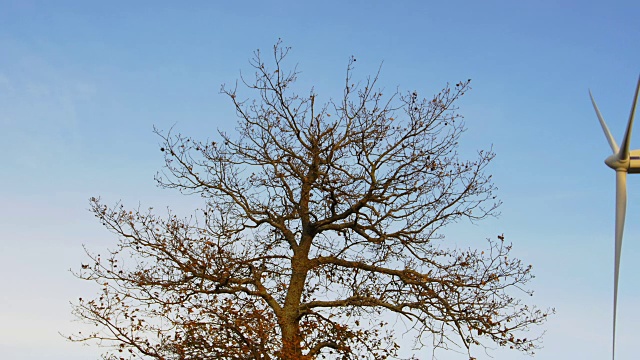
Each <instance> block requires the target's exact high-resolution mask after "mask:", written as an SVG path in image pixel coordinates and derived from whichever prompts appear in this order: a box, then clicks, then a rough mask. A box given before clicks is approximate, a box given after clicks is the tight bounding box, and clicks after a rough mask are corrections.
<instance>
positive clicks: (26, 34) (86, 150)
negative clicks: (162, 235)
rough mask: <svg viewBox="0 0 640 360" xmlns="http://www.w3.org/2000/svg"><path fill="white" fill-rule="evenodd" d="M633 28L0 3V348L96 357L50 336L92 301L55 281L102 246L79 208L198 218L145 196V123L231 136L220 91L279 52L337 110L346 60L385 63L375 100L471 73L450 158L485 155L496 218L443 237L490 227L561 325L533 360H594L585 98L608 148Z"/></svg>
mask: <svg viewBox="0 0 640 360" xmlns="http://www.w3.org/2000/svg"><path fill="white" fill-rule="evenodd" d="M638 14H640V3H638V2H636V1H609V2H606V3H605V2H604V1H577V0H576V1H561V0H556V1H545V0H541V1H535V2H534V1H528V2H525V1H482V2H480V1H449V2H445V1H437V2H433V1H396V2H391V1H372V0H370V1H344V3H343V2H340V1H323V2H320V1H318V2H314V3H313V4H310V3H308V2H304V1H268V2H267V1H244V2H237V3H236V2H230V1H227V2H224V3H222V2H214V1H206V2H205V1H200V2H198V1H192V2H189V3H188V4H184V3H180V4H179V3H178V2H169V1H136V2H125V1H110V2H102V3H97V2H86V1H55V2H53V1H29V0H16V1H8V0H0V154H1V157H0V289H1V290H0V353H2V354H3V355H4V356H5V357H6V358H10V359H20V360H22V359H88V358H97V356H95V354H97V353H98V349H96V348H95V347H83V346H80V345H77V344H70V343H68V342H65V340H64V339H63V338H62V337H61V336H60V335H58V331H62V332H70V331H72V330H73V329H76V328H78V326H81V325H80V324H78V323H73V322H71V320H72V317H71V315H70V306H69V301H71V300H73V299H76V298H77V297H79V296H87V295H89V294H92V293H93V292H94V289H93V288H92V287H91V286H89V285H88V284H84V283H82V282H80V281H79V280H76V279H75V278H73V276H72V275H71V274H70V273H69V272H68V269H69V268H76V267H77V266H78V265H79V264H80V262H81V261H82V260H83V252H82V244H86V245H87V246H88V247H89V248H91V249H95V250H98V251H99V250H100V249H104V248H106V247H108V246H109V245H110V244H113V243H114V240H115V239H114V238H113V237H112V236H111V235H110V234H109V233H108V232H107V231H106V230H104V229H103V228H102V227H101V226H100V224H99V223H98V222H97V221H95V220H94V218H93V216H92V215H91V214H90V213H89V212H88V211H87V208H88V206H89V205H88V198H89V197H91V196H102V198H103V199H104V200H105V202H107V203H115V202H116V201H118V200H122V201H123V202H124V203H125V204H128V205H130V206H137V204H138V203H140V204H142V205H143V206H155V207H156V208H162V207H164V206H166V205H169V206H171V207H172V208H174V209H177V210H178V211H183V212H188V211H189V209H191V208H194V207H197V206H199V205H200V203H199V200H198V199H197V198H194V197H191V198H189V197H182V196H180V195H178V194H176V193H174V192H172V191H169V190H161V189H157V188H156V187H155V183H154V181H153V176H154V174H155V172H156V171H158V170H160V168H161V165H162V157H161V153H160V152H159V150H158V142H159V141H158V140H159V139H158V138H157V137H156V136H155V135H154V134H153V133H152V127H153V126H154V125H155V126H157V127H158V128H160V129H168V128H169V127H171V126H172V125H174V124H175V130H176V131H179V132H181V133H184V134H187V135H194V136H202V137H203V138H205V137H214V136H215V135H216V129H225V130H229V131H231V130H233V127H234V122H235V117H234V112H233V108H232V107H231V106H230V104H229V103H228V101H227V99H226V98H225V97H224V96H222V95H219V94H218V91H219V87H220V85H221V84H222V83H227V84H229V83H233V82H234V81H235V79H236V78H238V75H239V72H240V71H241V70H244V71H246V72H248V71H250V70H249V65H248V62H247V60H248V58H249V57H250V56H251V53H252V51H253V50H255V49H257V48H261V49H264V50H268V49H269V48H270V47H271V46H272V45H273V44H274V43H275V42H276V41H277V39H278V38H282V39H283V41H284V43H285V44H286V45H288V46H291V47H293V50H292V53H291V56H290V60H291V63H298V64H299V69H300V70H301V71H302V74H301V76H300V82H299V84H300V86H301V87H305V88H306V87H311V86H315V88H316V91H317V92H318V93H319V94H320V96H321V97H325V99H328V98H329V97H332V96H333V97H338V96H340V92H339V87H340V85H341V83H342V81H343V76H344V71H345V68H346V64H347V60H348V58H349V56H351V55H353V56H355V57H356V58H357V59H358V62H357V68H356V73H355V76H356V77H360V78H364V77H366V76H367V75H369V74H371V73H373V72H375V71H376V70H377V68H378V67H379V66H380V64H381V63H382V62H383V66H382V74H381V80H380V85H381V86H383V87H385V88H386V89H389V91H392V90H395V88H396V86H399V87H400V88H401V89H404V90H414V89H416V90H418V91H420V92H421V93H422V94H425V95H430V94H433V93H436V92H437V91H439V90H440V89H441V88H442V87H443V86H444V85H445V84H446V83H447V82H450V83H456V82H458V81H460V80H465V79H468V78H470V79H472V87H473V90H472V91H471V92H469V93H468V94H467V95H465V97H464V98H463V99H462V100H461V101H460V102H459V106H460V113H462V114H463V115H464V116H465V119H466V122H467V127H468V131H467V132H466V133H465V136H464V137H463V140H462V147H461V152H462V153H463V154H464V153H465V152H467V153H469V154H470V155H469V156H472V155H471V154H474V153H475V150H476V149H481V148H488V147H490V146H493V149H494V150H495V152H496V153H497V157H496V159H495V161H494V162H493V164H492V166H491V167H490V172H491V173H493V174H494V179H495V183H496V184H497V186H498V187H499V188H500V191H499V196H500V198H501V199H502V200H503V201H504V205H503V206H502V208H501V212H502V216H501V217H500V218H498V219H491V220H489V221H485V222H481V223H479V224H477V225H469V224H459V225H458V226H453V227H451V228H449V229H448V235H449V241H451V244H456V242H457V241H460V242H461V243H462V242H464V243H468V242H473V241H477V243H478V245H479V246H482V245H484V242H483V239H484V238H487V237H495V236H496V235H497V234H501V233H504V234H505V235H506V237H507V240H509V241H512V242H513V243H514V252H515V254H517V255H518V256H519V257H520V258H522V259H523V260H524V261H525V262H527V263H531V264H533V265H534V271H535V273H536V274H537V278H536V279H535V280H534V282H533V284H532V288H533V289H534V290H536V295H535V296H534V297H533V298H531V299H528V300H530V301H531V302H533V303H536V304H538V305H540V306H542V307H547V306H551V307H555V308H556V309H557V311H558V313H557V315H556V316H554V317H553V318H552V319H551V320H550V321H549V322H548V323H547V325H546V329H547V334H546V337H545V341H544V345H545V348H544V349H542V350H541V351H539V352H538V354H537V356H536V358H537V359H566V358H576V359H578V358H579V359H584V360H590V359H603V358H607V357H609V356H610V355H609V354H610V342H611V340H610V338H611V312H612V306H611V303H612V287H613V285H612V282H613V281H612V278H613V209H614V172H613V171H611V170H609V169H608V168H606V167H605V165H604V164H603V160H604V158H605V157H606V156H608V155H609V151H610V150H609V147H608V145H607V143H606V140H605V138H604V136H603V134H602V131H601V130H600V127H599V125H598V122H597V118H596V117H595V114H594V112H593V109H592V108H591V104H590V102H589V98H588V93H587V89H589V88H591V90H592V91H593V93H594V96H595V97H596V100H597V101H598V104H599V106H600V109H601V111H602V112H603V115H604V117H605V119H606V120H607V122H608V124H609V127H610V128H611V131H612V132H613V134H614V136H615V137H616V138H617V139H618V141H620V138H621V137H622V133H623V131H624V126H625V125H626V120H627V118H628V114H629V108H630V105H631V100H632V95H633V90H634V86H635V83H636V80H637V76H638V73H639V72H640V67H639V66H638V65H640V47H639V46H638V40H640V22H639V21H638ZM636 138H637V136H636ZM639 141H640V140H637V139H636V140H635V141H634V140H632V148H638V147H640V146H634V145H633V144H638V143H639ZM628 189H629V207H628V212H627V227H626V231H625V235H626V236H625V243H624V246H623V255H622V256H623V258H622V269H621V280H620V295H619V308H618V311H619V313H618V314H619V315H618V317H619V320H618V357H617V358H618V359H620V360H622V359H635V358H636V357H637V350H636V348H635V346H634V345H635V344H636V342H637V340H636V339H635V333H636V328H635V325H636V324H637V323H638V322H640V315H639V314H638V312H637V306H638V305H640V290H639V289H640V286H639V285H640V283H639V281H640V280H639V278H638V277H637V276H636V274H638V273H640V265H638V261H637V259H639V258H640V226H639V224H638V221H636V219H638V218H640V177H638V176H635V177H634V176H630V177H629V184H628ZM489 354H490V355H491V356H493V358H494V359H498V360H500V359H520V358H523V359H524V358H527V357H524V356H521V355H519V354H517V353H511V352H504V351H502V350H495V351H489ZM478 355H479V358H483V356H484V357H486V358H488V356H485V355H484V354H482V353H480V354H478ZM424 356H425V358H428V357H429V356H430V352H429V351H427V352H426V353H425V354H424ZM437 356H438V359H441V360H449V359H451V360H455V359H465V356H464V355H460V354H455V353H450V352H439V353H437Z"/></svg>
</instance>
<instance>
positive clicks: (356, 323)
mask: <svg viewBox="0 0 640 360" xmlns="http://www.w3.org/2000/svg"><path fill="white" fill-rule="evenodd" d="M288 50H289V49H288V48H285V47H283V46H281V44H280V43H278V44H276V46H274V49H273V53H272V55H273V59H272V60H271V61H269V63H271V66H268V65H267V62H265V61H264V59H263V58H262V57H261V56H262V55H261V53H260V52H256V53H255V56H254V58H253V59H252V61H251V65H252V66H253V68H254V69H255V79H252V80H251V81H248V80H247V79H246V78H243V79H242V82H241V84H244V85H245V86H246V88H248V90H249V91H250V92H251V93H252V94H255V98H253V99H245V98H243V97H242V95H240V93H239V92H237V87H233V88H228V87H224V86H223V87H222V93H223V94H225V95H226V96H228V97H229V99H230V101H231V102H232V103H233V105H234V106H235V109H236V112H237V115H238V118H239V121H238V126H237V134H236V135H233V136H232V135H229V134H226V133H220V138H219V139H218V140H217V141H211V140H207V141H199V140H196V139H192V138H189V137H184V136H181V135H172V134H171V133H169V134H165V133H163V132H161V131H157V133H158V134H159V136H160V137H161V138H162V142H163V144H162V148H161V150H162V151H163V152H164V156H165V160H166V167H165V169H164V170H163V171H162V172H161V173H159V175H158V177H157V180H158V182H159V184H160V185H161V186H163V187H167V188H177V189H179V190H180V191H182V192H184V193H189V194H199V195H201V196H202V197H203V198H204V199H205V203H206V206H204V209H203V210H199V211H198V212H197V214H196V215H193V216H191V217H188V218H179V217H177V216H176V215H173V214H172V213H169V214H168V216H166V215H165V216H157V215H154V214H153V213H152V212H151V210H149V211H141V210H133V211H129V210H127V209H125V208H124V207H123V206H122V205H119V204H118V205H116V206H114V207H107V206H104V205H102V204H101V203H100V202H99V200H98V199H92V210H93V212H94V213H95V216H96V217H98V218H99V219H100V221H101V222H102V223H103V224H104V225H105V226H106V227H107V228H108V229H110V230H111V231H113V232H114V233H115V234H117V235H118V238H119V242H118V245H117V248H116V249H114V250H113V251H112V252H111V253H110V254H108V255H107V256H106V257H104V258H101V257H100V256H99V255H95V254H91V253H89V257H90V258H91V261H90V263H89V264H86V265H84V264H83V265H82V268H81V269H80V270H79V271H78V272H76V275H77V276H78V277H80V278H82V279H86V280H92V281H95V282H97V283H98V284H100V286H101V287H102V288H103V292H102V293H101V294H100V295H99V297H98V298H96V299H92V300H85V299H80V300H79V302H77V303H76V304H75V305H74V313H75V314H76V315H77V316H78V317H79V318H81V319H83V320H85V321H88V322H89V323H93V324H95V325H96V326H98V327H97V328H96V329H97V331H96V332H95V333H91V334H77V335H75V336H72V337H71V338H72V339H73V340H76V341H86V340H92V339H93V340H98V341H100V342H101V343H104V344H105V345H109V346H112V351H110V352H108V353H107V355H105V356H106V357H111V358H125V357H131V358H155V359H324V358H336V359H338V358H339V359H363V358H367V359H387V358H395V357H396V356H397V354H398V348H399V346H398V345H397V344H396V343H395V339H396V337H395V336H396V335H397V334H394V332H393V331H392V330H393V329H391V327H389V326H386V325H387V323H386V321H389V320H390V319H391V320H393V319H394V318H395V317H399V318H401V319H402V321H404V322H405V323H406V324H409V325H410V327H411V328H412V330H411V332H410V333H411V334H413V335H415V339H416V343H415V345H417V346H418V347H420V346H422V345H423V344H425V343H424V341H425V340H428V341H429V346H431V347H440V348H452V347H461V348H462V349H466V350H465V351H467V352H468V353H469V356H471V354H472V351H473V349H474V348H477V346H478V345H479V346H480V348H482V347H483V346H491V344H497V345H500V346H509V347H511V348H514V349H517V350H520V351H523V352H526V353H532V352H533V350H534V349H536V348H537V346H538V337H537V336H535V335H534V336H533V337H532V338H524V337H523V336H522V335H523V334H524V333H525V332H526V331H527V330H528V329H529V328H530V327H531V325H532V324H539V323H541V322H544V320H545V318H546V316H547V313H546V312H544V311H540V310H537V309H536V308H533V307H528V306H526V305H523V304H522V303H521V302H520V300H518V299H517V298H515V297H513V294H514V293H518V292H520V293H521V294H529V292H527V291H525V290H522V289H523V285H524V284H525V283H527V282H528V281H529V280H530V279H531V277H532V276H531V274H530V266H524V265H523V264H522V263H521V262H520V261H519V260H517V259H511V258H509V257H508V253H509V251H510V246H509V245H508V244H505V243H504V238H503V237H502V236H499V239H498V240H496V241H491V240H490V241H489V242H488V244H486V247H485V249H484V251H482V250H474V249H468V250H454V249H451V248H447V247H446V246H445V245H446V242H445V241H444V238H443V236H441V235H440V234H441V233H440V230H441V228H442V227H443V226H445V225H448V224H452V223H455V222H457V221H459V220H464V219H469V220H471V221H477V220H481V219H484V218H486V217H488V216H492V215H495V211H496V208H497V207H498V205H499V202H498V201H497V200H495V196H494V191H495V188H494V185H493V184H492V182H491V177H490V176H487V175H486V174H485V172H484V171H485V168H486V166H487V165H488V164H489V162H490V161H491V160H492V158H493V157H494V154H493V153H492V152H491V151H479V152H478V153H477V154H474V155H473V156H472V159H471V160H463V159H461V158H460V156H459V155H458V153H457V152H456V149H457V146H458V141H459V139H460V135H461V134H462V132H463V131H464V125H463V122H462V119H461V117H460V116H459V115H458V114H456V113H455V110H456V108H455V107H454V102H455V101H456V100H457V99H458V98H459V97H460V96H462V95H463V94H464V93H465V92H466V91H467V90H468V89H469V81H463V82H460V83H458V84H456V85H455V86H453V87H449V86H447V87H446V88H445V89H444V90H442V91H441V92H440V93H438V94H437V95H435V96H434V97H433V98H428V99H423V98H421V97H419V96H418V94H417V93H416V92H409V93H395V94H393V95H391V96H385V95H383V94H382V93H381V91H380V90H377V89H376V81H377V79H378V76H377V75H376V76H374V77H372V78H369V79H367V80H365V81H362V82H354V81H353V80H352V71H353V67H354V64H355V62H356V59H355V58H351V59H350V61H349V63H348V66H347V72H346V79H345V84H344V93H343V94H342V96H341V97H340V100H339V101H330V102H329V103H325V104H322V105H320V104H318V103H317V102H316V94H315V93H314V92H313V91H311V92H310V93H309V94H308V95H298V94H295V93H294V92H293V91H292V88H293V85H294V82H295V81H296V77H297V72H296V70H293V71H287V70H285V69H284V68H283V67H282V66H283V63H284V60H285V57H286V56H287V53H288ZM483 244H484V243H483ZM385 319H386V321H385ZM124 354H126V355H124Z"/></svg>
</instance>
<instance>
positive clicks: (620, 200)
mask: <svg viewBox="0 0 640 360" xmlns="http://www.w3.org/2000/svg"><path fill="white" fill-rule="evenodd" d="M626 211H627V172H626V171H624V170H618V171H616V245H615V263H614V269H613V359H615V353H616V313H617V309H618V278H619V274H620V253H621V251H622V233H623V231H624V219H625V213H626Z"/></svg>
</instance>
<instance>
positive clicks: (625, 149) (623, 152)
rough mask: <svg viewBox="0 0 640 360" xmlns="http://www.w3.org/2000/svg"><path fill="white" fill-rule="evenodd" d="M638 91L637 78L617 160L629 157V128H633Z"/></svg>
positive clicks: (639, 83) (639, 88) (639, 85)
mask: <svg viewBox="0 0 640 360" xmlns="http://www.w3.org/2000/svg"><path fill="white" fill-rule="evenodd" d="M638 90H640V78H638V85H637V86H636V94H635V96H634V97H633V105H631V114H629V123H628V124H627V131H626V132H625V133H624V139H623V140H622V144H621V145H620V155H619V156H618V159H621V160H622V159H627V158H628V157H629V143H630V142H631V128H633V118H634V116H635V113H636V104H637V103H638Z"/></svg>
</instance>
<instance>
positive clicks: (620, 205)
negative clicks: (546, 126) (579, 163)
mask: <svg viewBox="0 0 640 360" xmlns="http://www.w3.org/2000/svg"><path fill="white" fill-rule="evenodd" d="M639 91H640V77H639V78H638V85H637V86H636V94H635V96H634V98H633V105H631V114H630V115H629V123H628V124H627V130H626V131H625V133H624V138H623V139H622V144H621V146H620V147H618V144H616V141H615V140H614V139H613V136H611V132H609V128H608V127H607V124H606V123H605V122H604V119H603V118H602V114H600V110H598V105H596V101H595V100H593V95H591V91H589V96H590V97H591V103H592V104H593V108H594V109H595V110H596V115H598V120H600V125H601V126H602V131H604V135H605V136H606V137H607V141H608V142H609V146H611V150H612V151H613V155H611V156H609V157H608V158H606V159H605V160H604V163H605V164H607V166H608V167H610V168H612V169H613V170H615V171H616V222H615V224H616V230H615V240H616V242H615V265H614V270H613V342H612V359H614V360H615V357H616V312H617V307H618V278H619V274H620V252H621V251H622V232H623V230H624V218H625V212H626V210H627V174H628V173H630V174H638V173H640V150H629V143H630V142H631V129H632V128H633V117H634V115H635V112H636V104H637V103H638V92H639Z"/></svg>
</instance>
